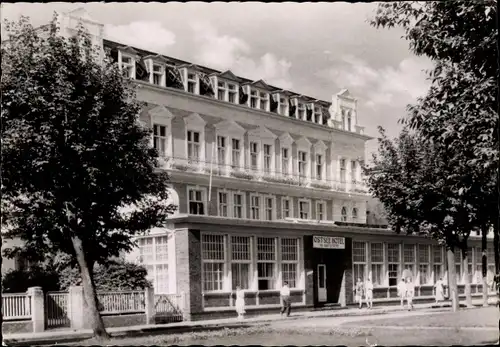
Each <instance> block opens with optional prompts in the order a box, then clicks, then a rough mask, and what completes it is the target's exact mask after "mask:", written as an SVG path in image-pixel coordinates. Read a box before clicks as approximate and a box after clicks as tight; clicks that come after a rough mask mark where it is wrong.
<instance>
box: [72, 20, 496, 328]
mask: <svg viewBox="0 0 500 347" xmlns="http://www.w3.org/2000/svg"><path fill="white" fill-rule="evenodd" d="M76 15H78V16H80V17H83V18H84V19H83V22H84V24H85V25H86V26H87V27H88V29H89V30H90V32H91V33H92V35H93V36H92V37H93V40H94V42H95V43H96V44H98V45H100V46H101V47H102V48H103V52H107V53H108V54H109V55H110V57H111V58H112V59H114V60H115V61H116V63H117V64H119V66H120V67H121V69H122V70H123V72H124V74H125V75H126V76H127V77H129V78H132V79H134V80H135V81H136V83H137V84H138V86H139V88H138V92H137V97H138V98H139V99H140V100H141V101H143V102H145V103H146V104H147V106H146V107H145V108H144V109H143V111H142V113H141V115H140V118H141V120H142V121H143V122H145V123H146V124H148V125H149V126H150V127H151V129H152V130H153V134H152V138H151V146H154V148H156V149H157V150H158V152H159V154H160V156H161V157H162V158H163V161H162V169H163V170H167V171H168V172H169V173H170V177H171V188H170V193H171V198H172V201H173V202H174V203H175V204H177V205H178V211H177V212H176V214H175V215H173V216H172V217H171V218H170V222H169V223H168V225H166V226H165V228H158V229H154V230H151V232H150V233H149V234H148V235H147V236H144V237H140V238H139V240H138V242H139V248H138V249H136V250H135V251H134V252H132V253H130V254H127V255H126V257H127V258H128V259H129V260H132V261H137V262H140V263H142V264H144V265H145V266H146V267H147V269H148V273H149V276H150V279H151V280H152V282H153V284H154V288H155V292H156V293H181V292H183V293H184V294H185V297H186V300H187V307H186V310H187V313H188V315H189V316H190V317H191V319H200V318H201V317H203V316H204V315H206V314H210V315H224V314H226V313H228V314H234V300H235V297H234V290H235V288H236V286H241V287H242V288H243V289H245V290H246V294H245V300H246V305H247V311H249V312H252V311H253V310H264V309H274V308H277V307H278V306H279V305H280V297H279V290H280V288H281V287H282V285H283V283H284V282H285V281H287V282H288V283H289V286H290V287H291V292H292V300H293V305H294V307H303V308H309V307H318V306H325V305H331V304H335V305H349V304H351V303H353V288H354V282H355V279H356V278H358V277H360V278H363V279H366V278H368V277H370V278H371V279H372V281H373V283H374V285H375V290H374V296H375V302H388V301H393V300H395V298H396V284H397V282H398V281H399V280H400V276H401V274H402V271H403V270H404V269H408V270H410V271H411V272H412V273H413V274H414V277H415V282H416V299H417V300H418V299H429V298H430V297H432V295H433V285H434V283H435V281H436V280H437V279H438V278H439V277H443V278H444V279H445V280H446V278H447V274H446V257H445V251H444V249H443V247H441V246H438V245H437V243H436V242H434V241H433V240H430V239H426V238H422V237H417V236H414V237H413V236H406V235H397V234H396V233H394V232H393V231H391V230H389V229H388V228H387V226H385V225H383V223H384V222H383V221H384V219H383V213H382V212H381V211H382V210H381V209H380V208H379V207H377V206H378V205H377V204H376V203H375V202H374V200H373V199H372V198H371V197H370V196H369V195H368V192H367V189H366V187H365V185H364V184H363V177H362V172H361V165H362V163H363V161H364V157H365V143H366V141H368V140H371V139H372V138H371V137H369V136H367V135H365V134H364V129H363V127H362V126H361V125H360V124H359V118H358V108H357V99H356V98H355V97H354V96H353V95H351V93H350V92H349V91H348V90H347V89H344V90H341V91H339V92H338V93H335V94H333V96H332V98H331V100H318V99H317V98H314V97H312V96H306V95H302V94H300V93H297V92H294V91H289V90H283V89H281V88H279V86H272V85H269V84H268V83H266V82H265V81H263V80H258V81H253V80H249V79H246V78H244V77H242V76H237V75H235V74H234V73H232V72H231V71H217V70H215V69H211V68H209V67H204V66H200V65H195V64H192V63H190V62H186V61H181V60H179V59H176V58H172V57H169V56H164V55H161V54H158V53H156V52H149V51H145V50H142V49H139V48H136V47H131V46H127V45H124V44H122V43H119V42H112V41H109V40H106V39H104V38H103V30H102V25H101V24H99V23H96V22H94V21H92V20H91V19H90V18H89V17H88V16H87V15H86V14H84V13H82V12H74V13H73V14H71V13H70V15H69V18H70V19H69V20H68V21H67V23H73V24H72V25H74V23H77V22H78V21H77V19H76V17H75V16H76ZM73 17H75V18H73ZM68 25H69V24H68ZM68 32H71V30H69V31H68ZM299 89H300V88H299ZM367 206H369V208H367ZM367 220H368V223H367ZM371 223H373V224H371ZM470 247H471V248H470V253H469V254H471V255H472V256H471V257H470V258H469V265H468V267H469V273H470V280H471V282H472V283H473V284H472V293H473V294H476V295H477V294H479V293H480V292H481V290H482V287H481V285H480V283H481V271H480V270H481V258H480V255H481V249H480V239H479V238H478V237H475V236H474V237H471V240H470ZM457 260H458V259H457ZM488 261H489V264H490V271H493V270H494V258H493V250H492V249H490V251H489V253H488ZM456 267H457V271H458V273H459V274H460V276H459V282H460V293H463V292H464V286H463V283H464V280H465V278H464V271H463V270H464V269H463V268H462V265H461V262H458V263H457V264H456Z"/></svg>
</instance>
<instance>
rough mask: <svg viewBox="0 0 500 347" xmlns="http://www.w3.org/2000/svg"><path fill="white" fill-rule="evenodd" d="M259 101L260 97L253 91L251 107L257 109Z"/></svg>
mask: <svg viewBox="0 0 500 347" xmlns="http://www.w3.org/2000/svg"><path fill="white" fill-rule="evenodd" d="M258 100H259V97H258V96H257V91H255V90H252V92H251V93H250V107H251V108H257V102H258Z"/></svg>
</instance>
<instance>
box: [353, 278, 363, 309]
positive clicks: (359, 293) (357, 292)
mask: <svg viewBox="0 0 500 347" xmlns="http://www.w3.org/2000/svg"><path fill="white" fill-rule="evenodd" d="M364 289H365V288H364V285H363V282H362V281H361V278H359V277H358V282H356V287H355V289H354V301H356V302H357V303H359V308H362V307H363V294H364Z"/></svg>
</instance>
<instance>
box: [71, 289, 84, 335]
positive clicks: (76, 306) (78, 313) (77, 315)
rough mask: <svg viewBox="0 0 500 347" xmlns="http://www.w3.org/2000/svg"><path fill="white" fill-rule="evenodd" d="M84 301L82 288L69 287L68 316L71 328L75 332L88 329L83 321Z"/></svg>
mask: <svg viewBox="0 0 500 347" xmlns="http://www.w3.org/2000/svg"><path fill="white" fill-rule="evenodd" d="M85 311H86V310H85V300H84V297H83V287H82V286H71V287H69V296H68V316H69V320H70V322H71V328H72V329H75V330H81V329H86V328H88V327H89V324H88V322H87V319H85Z"/></svg>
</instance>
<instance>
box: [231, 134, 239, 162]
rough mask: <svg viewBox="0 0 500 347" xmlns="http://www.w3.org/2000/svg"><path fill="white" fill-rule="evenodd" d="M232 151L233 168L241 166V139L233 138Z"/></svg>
mask: <svg viewBox="0 0 500 347" xmlns="http://www.w3.org/2000/svg"><path fill="white" fill-rule="evenodd" d="M231 151H232V155H231V165H232V167H233V168H237V167H239V166H240V160H241V141H240V140H239V139H233V140H232V147H231Z"/></svg>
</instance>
